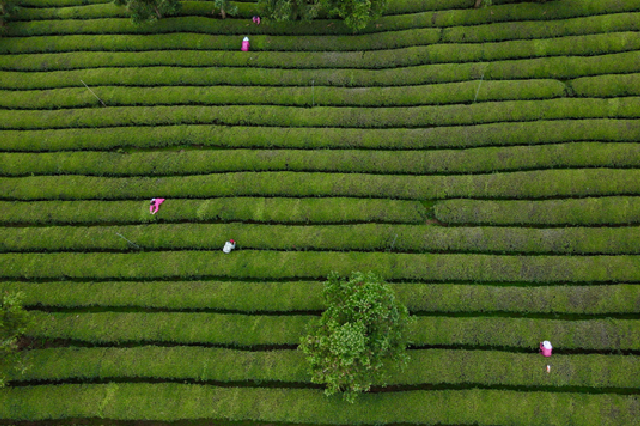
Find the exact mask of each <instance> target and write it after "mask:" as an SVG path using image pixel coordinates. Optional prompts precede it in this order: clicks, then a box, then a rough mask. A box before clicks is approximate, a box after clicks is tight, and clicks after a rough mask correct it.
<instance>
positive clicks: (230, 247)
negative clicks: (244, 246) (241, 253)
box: [222, 241, 236, 254]
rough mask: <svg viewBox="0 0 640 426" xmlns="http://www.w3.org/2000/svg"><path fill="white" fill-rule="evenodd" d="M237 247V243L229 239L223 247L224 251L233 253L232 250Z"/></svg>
mask: <svg viewBox="0 0 640 426" xmlns="http://www.w3.org/2000/svg"><path fill="white" fill-rule="evenodd" d="M235 248H236V243H233V244H231V243H230V242H229V241H227V242H226V243H224V247H223V248H222V251H223V252H225V253H227V254H229V253H231V250H233V249H235Z"/></svg>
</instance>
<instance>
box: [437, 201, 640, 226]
mask: <svg viewBox="0 0 640 426" xmlns="http://www.w3.org/2000/svg"><path fill="white" fill-rule="evenodd" d="M434 213H435V217H436V218H437V219H438V220H439V221H441V222H443V223H448V224H469V225H471V224H473V225H485V224H486V225H574V226H576V225H631V224H638V223H640V198H638V197H634V196H625V197H615V196H613V197H599V198H584V199H577V200H576V199H573V200H571V199H569V200H544V201H524V200H522V201H519V200H509V201H490V200H444V201H440V202H438V203H437V204H436V205H435V207H434Z"/></svg>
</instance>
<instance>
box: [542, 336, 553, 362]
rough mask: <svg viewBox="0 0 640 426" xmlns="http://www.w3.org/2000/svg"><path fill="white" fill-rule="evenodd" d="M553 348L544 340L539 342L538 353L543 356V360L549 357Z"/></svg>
mask: <svg viewBox="0 0 640 426" xmlns="http://www.w3.org/2000/svg"><path fill="white" fill-rule="evenodd" d="M552 350H553V347H552V346H551V342H550V341H548V340H545V341H544V342H540V353H541V354H542V355H544V356H545V358H550V357H551V351H552Z"/></svg>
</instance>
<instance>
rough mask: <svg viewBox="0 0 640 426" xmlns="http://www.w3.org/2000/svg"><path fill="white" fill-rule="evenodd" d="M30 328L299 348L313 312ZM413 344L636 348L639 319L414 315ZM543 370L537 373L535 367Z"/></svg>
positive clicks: (105, 320) (89, 338) (88, 316)
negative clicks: (548, 343)
mask: <svg viewBox="0 0 640 426" xmlns="http://www.w3.org/2000/svg"><path fill="white" fill-rule="evenodd" d="M32 316H33V318H34V320H35V321H36V325H35V326H34V327H33V328H31V329H29V330H28V332H27V335H29V336H31V337H34V338H39V339H72V340H82V341H86V342H92V343H118V342H129V341H162V342H173V343H213V344H220V345H229V346H255V345H298V343H299V338H300V336H303V335H304V334H305V332H306V325H307V324H308V323H309V321H311V320H312V319H313V318H314V317H312V316H302V315H295V316H294V315H286V316H263V315H238V314H217V313H191V312H190V313H186V312H145V313H130V312H127V313H122V312H97V313H82V314H78V313H76V312H72V313H60V312H54V313H48V312H41V311H32ZM408 333H409V340H410V341H411V344H412V345H414V346H425V345H435V346H442V345H446V346H460V345H463V346H469V345H470V346H492V347H517V348H529V349H531V351H532V352H533V351H535V350H536V349H537V347H538V345H539V343H540V341H542V340H547V339H549V340H553V344H554V347H555V348H556V349H587V350H627V349H633V350H637V349H639V348H640V323H639V322H638V321H637V320H627V319H611V318H608V319H605V320H600V319H593V320H577V321H566V320H552V319H528V318H515V317H509V318H487V317H472V318H456V317H417V319H416V321H415V323H414V324H413V325H411V327H410V331H409V332H408ZM541 373H542V372H541Z"/></svg>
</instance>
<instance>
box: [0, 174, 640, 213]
mask: <svg viewBox="0 0 640 426" xmlns="http://www.w3.org/2000/svg"><path fill="white" fill-rule="evenodd" d="M0 187H2V188H3V193H2V194H1V195H0V197H2V200H3V201H32V200H74V201H79V200H124V199H151V198H153V197H159V196H160V195H159V194H161V195H162V196H163V198H168V199H170V198H187V199H188V198H210V197H225V196H232V197H237V196H249V195H257V196H262V197H264V196H286V197H321V196H344V197H366V198H395V199H406V200H426V199H443V198H462V197H465V198H482V197H491V198H496V197H500V198H533V197H535V198H540V197H572V196H580V197H587V196H596V195H626V194H637V193H638V192H639V191H640V170H638V169H631V170H615V169H578V170H542V171H526V172H503V173H494V174H491V175H455V176H381V175H370V174H363V173H312V172H238V173H217V174H211V175H205V176H180V177H165V178H156V177H133V178H109V177H89V176H33V177H15V178H6V177H4V178H0ZM165 210H167V209H166V208H165Z"/></svg>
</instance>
